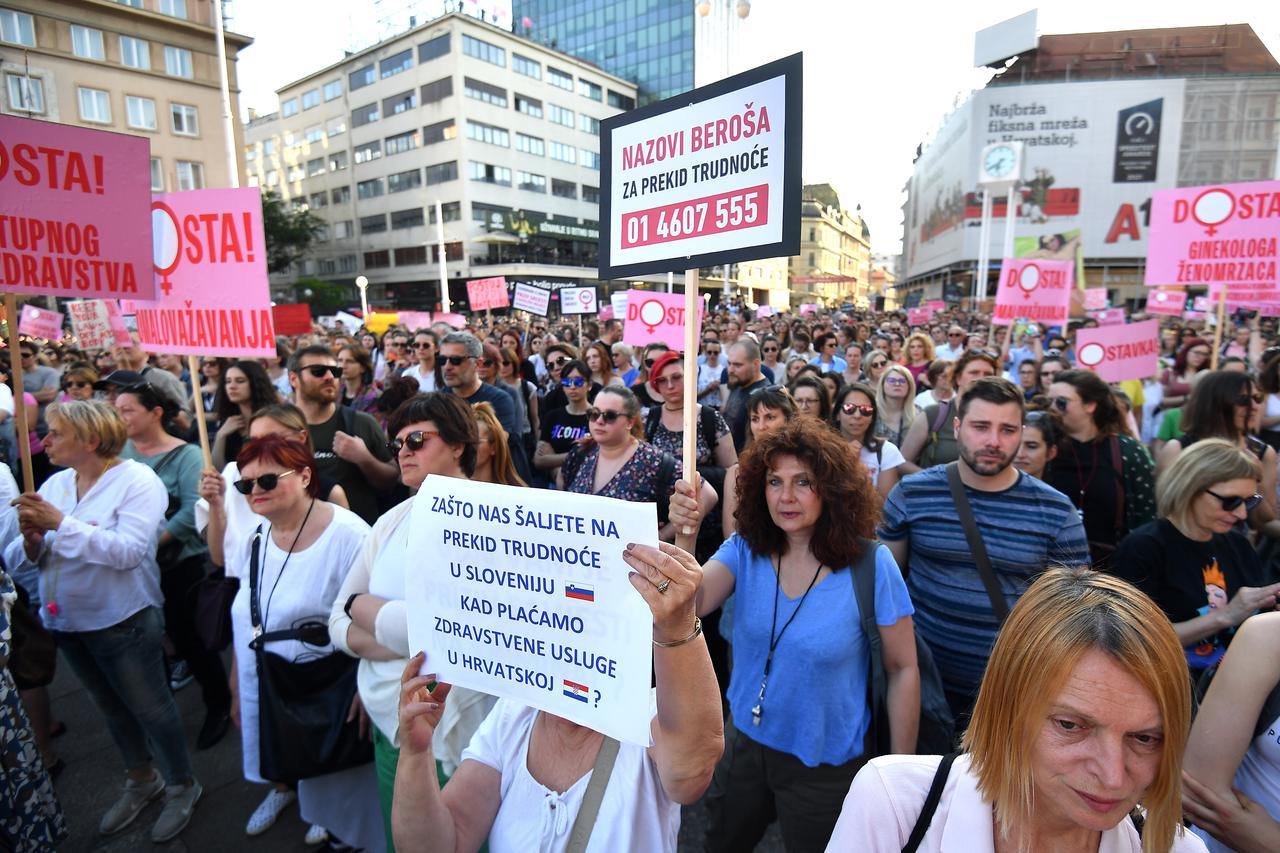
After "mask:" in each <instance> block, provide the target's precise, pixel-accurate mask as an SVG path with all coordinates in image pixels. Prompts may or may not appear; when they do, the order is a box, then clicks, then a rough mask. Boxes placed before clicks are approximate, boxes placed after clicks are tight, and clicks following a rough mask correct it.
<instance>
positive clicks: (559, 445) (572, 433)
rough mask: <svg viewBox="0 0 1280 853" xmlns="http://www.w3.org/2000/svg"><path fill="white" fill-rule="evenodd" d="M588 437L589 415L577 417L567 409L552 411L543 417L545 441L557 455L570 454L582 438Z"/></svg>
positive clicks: (543, 437) (583, 414)
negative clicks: (570, 449)
mask: <svg viewBox="0 0 1280 853" xmlns="http://www.w3.org/2000/svg"><path fill="white" fill-rule="evenodd" d="M587 435H588V428H587V413H586V412H583V413H582V414H580V415H575V414H573V413H572V412H570V411H569V410H568V409H567V408H559V409H552V410H551V411H549V412H547V413H546V414H545V415H543V416H542V435H541V436H540V437H541V439H542V440H543V441H545V442H546V443H547V444H550V445H551V449H552V450H553V451H555V452H556V453H568V452H569V448H571V447H573V445H574V444H575V443H576V442H577V441H578V439H580V438H585V437H586V436H587Z"/></svg>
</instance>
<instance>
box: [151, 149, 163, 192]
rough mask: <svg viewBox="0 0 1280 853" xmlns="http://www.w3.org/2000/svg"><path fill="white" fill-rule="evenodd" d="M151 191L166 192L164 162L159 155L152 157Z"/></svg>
mask: <svg viewBox="0 0 1280 853" xmlns="http://www.w3.org/2000/svg"><path fill="white" fill-rule="evenodd" d="M151 191H152V192H156V193H162V192H164V164H163V163H161V162H160V158H159V157H152V158H151Z"/></svg>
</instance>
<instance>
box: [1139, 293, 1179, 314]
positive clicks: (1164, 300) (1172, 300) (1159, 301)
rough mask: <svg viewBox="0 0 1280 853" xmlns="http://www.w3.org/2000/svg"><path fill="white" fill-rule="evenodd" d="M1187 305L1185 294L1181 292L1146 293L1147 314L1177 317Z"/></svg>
mask: <svg viewBox="0 0 1280 853" xmlns="http://www.w3.org/2000/svg"><path fill="white" fill-rule="evenodd" d="M1186 304H1187V294H1185V293H1183V292H1182V291H1181V290H1150V291H1148V292H1147V308H1146V311H1147V313H1148V314H1171V315H1178V314H1181V313H1182V309H1183V308H1184V307H1185V306H1186Z"/></svg>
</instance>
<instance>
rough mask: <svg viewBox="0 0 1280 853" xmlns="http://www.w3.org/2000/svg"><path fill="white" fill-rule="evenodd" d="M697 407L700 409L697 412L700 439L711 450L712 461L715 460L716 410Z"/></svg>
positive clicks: (704, 406)
mask: <svg viewBox="0 0 1280 853" xmlns="http://www.w3.org/2000/svg"><path fill="white" fill-rule="evenodd" d="M699 405H701V406H702V407H701V408H700V409H699V410H698V424H699V426H700V427H701V429H702V437H703V438H705V439H706V440H707V447H709V448H711V458H712V460H713V461H714V460H715V458H716V410H715V409H713V408H711V407H710V406H706V405H702V404H699ZM695 440H696V439H695Z"/></svg>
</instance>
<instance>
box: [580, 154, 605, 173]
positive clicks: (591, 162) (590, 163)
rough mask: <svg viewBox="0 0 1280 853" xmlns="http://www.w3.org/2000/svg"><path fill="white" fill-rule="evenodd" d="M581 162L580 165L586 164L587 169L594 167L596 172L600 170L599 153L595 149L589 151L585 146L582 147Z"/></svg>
mask: <svg viewBox="0 0 1280 853" xmlns="http://www.w3.org/2000/svg"><path fill="white" fill-rule="evenodd" d="M581 162H582V165H584V166H586V167H587V168H588V169H595V170H596V171H597V172H598V171H600V155H599V154H598V153H596V152H595V151H589V150H587V149H586V148H583V149H582V160H581Z"/></svg>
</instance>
